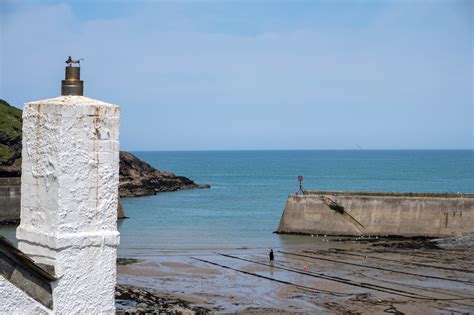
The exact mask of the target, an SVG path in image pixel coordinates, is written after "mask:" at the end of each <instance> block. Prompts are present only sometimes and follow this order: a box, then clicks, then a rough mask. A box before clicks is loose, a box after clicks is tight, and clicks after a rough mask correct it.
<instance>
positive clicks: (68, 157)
mask: <svg viewBox="0 0 474 315" xmlns="http://www.w3.org/2000/svg"><path fill="white" fill-rule="evenodd" d="M119 119H120V108H119V106H117V105H112V104H107V103H103V102H100V101H96V100H93V99H90V98H87V97H84V96H60V97H57V98H53V99H48V100H42V101H36V102H31V103H27V104H25V107H24V110H23V151H22V154H23V160H22V187H21V190H22V191H21V224H20V226H19V227H18V229H17V238H18V247H19V248H20V250H22V251H24V252H25V253H26V254H28V255H30V256H31V257H32V258H33V259H34V260H35V261H36V262H39V263H45V264H50V265H53V266H54V268H55V272H56V276H57V277H59V280H58V281H57V282H56V283H55V284H54V288H53V309H54V312H55V313H58V314H73V313H114V312H115V301H114V296H115V282H116V266H115V261H116V248H117V245H118V243H119V233H118V232H117V223H116V220H117V213H116V211H117V202H118V179H119Z"/></svg>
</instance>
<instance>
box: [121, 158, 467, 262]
mask: <svg viewBox="0 0 474 315" xmlns="http://www.w3.org/2000/svg"><path fill="white" fill-rule="evenodd" d="M134 153H135V154H136V155H137V156H138V157H140V158H141V159H143V160H145V161H147V162H148V163H150V164H151V165H153V166H154V167H156V168H159V169H160V170H166V171H171V172H173V173H175V174H177V175H182V176H186V177H189V178H191V179H193V180H194V181H196V182H197V183H201V184H210V185H211V186H212V188H211V189H204V190H186V191H179V192H172V193H161V194H158V195H156V196H149V197H140V198H126V199H124V200H123V203H124V207H125V211H126V214H127V216H129V217H130V218H129V219H126V220H123V221H121V222H120V223H119V230H120V233H121V244H120V247H119V256H127V257H153V256H157V255H180V254H188V253H191V252H192V253H198V252H203V253H207V252H210V251H214V250H224V249H239V248H248V249H256V250H260V249H262V250H265V251H266V250H267V249H269V248H278V247H282V246H286V245H288V244H292V243H302V242H303V243H304V242H309V241H311V239H310V238H308V237H298V236H287V235H283V236H282V235H276V234H273V233H272V232H273V231H274V230H275V229H276V227H277V225H278V222H279V219H280V216H281V214H282V211H283V208H284V206H285V201H286V198H287V196H288V195H289V194H291V193H294V192H295V191H296V190H297V187H298V185H297V176H298V175H303V176H304V182H303V186H304V188H306V189H318V190H344V191H384V192H387V191H397V192H404V191H413V192H474V151H472V150H450V151H441V150H440V151H438V150H419V151H418V150H416V151H415V150H400V151H390V150H380V151H373V150H358V151H197V152H196V151H194V152H185V151H179V152H162V151H160V152H134Z"/></svg>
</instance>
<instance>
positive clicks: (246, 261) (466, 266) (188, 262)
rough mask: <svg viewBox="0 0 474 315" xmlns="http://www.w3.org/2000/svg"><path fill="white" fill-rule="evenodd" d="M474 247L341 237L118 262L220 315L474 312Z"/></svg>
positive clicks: (123, 276) (146, 282)
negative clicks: (270, 250) (272, 254)
mask: <svg viewBox="0 0 474 315" xmlns="http://www.w3.org/2000/svg"><path fill="white" fill-rule="evenodd" d="M473 259H474V249H456V248H444V249H440V248H436V246H435V245H432V243H430V242H426V241H414V240H374V239H372V240H365V241H359V240H341V241H340V240H339V239H337V238H333V239H325V238H320V240H319V241H317V242H315V243H314V245H312V246H309V245H308V244H304V245H303V246H290V247H285V248H279V249H275V261H274V262H273V263H270V262H269V259H268V252H266V251H263V250H261V249H238V250H237V249H236V250H225V251H220V252H208V253H189V254H186V253H182V254H180V255H172V256H157V257H153V258H146V259H143V260H141V261H139V262H137V263H133V264H129V265H119V266H118V267H117V273H118V282H119V283H121V284H129V285H134V286H138V287H143V288H147V289H149V290H151V291H152V292H154V293H156V294H157V295H160V294H161V295H166V296H168V297H169V298H176V299H182V300H185V301H188V302H190V303H191V304H192V305H194V306H200V307H204V308H206V309H208V310H210V311H211V312H215V313H267V314H268V313H270V314H275V313H277V314H281V313H302V314H387V313H392V314H451V313H453V314H457V313H459V314H466V313H474V267H473V264H472V261H473Z"/></svg>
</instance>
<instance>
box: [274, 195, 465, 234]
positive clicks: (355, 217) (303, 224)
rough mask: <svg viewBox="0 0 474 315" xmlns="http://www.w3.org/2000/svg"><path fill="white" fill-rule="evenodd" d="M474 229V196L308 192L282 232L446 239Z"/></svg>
mask: <svg viewBox="0 0 474 315" xmlns="http://www.w3.org/2000/svg"><path fill="white" fill-rule="evenodd" d="M473 230H474V194H454V193H453V194H451V193H446V194H443V193H440V194H437V193H371V192H331V191H305V193H304V195H292V196H289V197H288V200H287V202H286V206H285V210H284V212H283V215H282V217H281V220H280V224H279V226H278V229H277V233H294V234H326V235H347V236H360V235H378V236H406V237H415V236H423V237H446V236H453V235H457V234H460V233H463V232H468V231H473Z"/></svg>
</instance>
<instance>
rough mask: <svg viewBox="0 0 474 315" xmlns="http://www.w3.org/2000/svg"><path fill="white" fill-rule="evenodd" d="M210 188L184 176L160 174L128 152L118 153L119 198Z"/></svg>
mask: <svg viewBox="0 0 474 315" xmlns="http://www.w3.org/2000/svg"><path fill="white" fill-rule="evenodd" d="M196 188H210V186H209V185H199V184H196V183H195V182H194V181H192V180H190V179H189V178H187V177H184V176H176V175H175V174H173V173H169V172H162V171H160V170H158V169H156V168H154V167H152V166H151V165H150V164H148V163H146V162H144V161H142V160H140V159H139V158H137V157H136V156H135V155H133V154H131V153H130V152H123V151H122V152H120V188H119V194H120V197H132V196H134V197H137V196H147V195H154V194H156V193H159V192H166V191H177V190H183V189H196Z"/></svg>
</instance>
